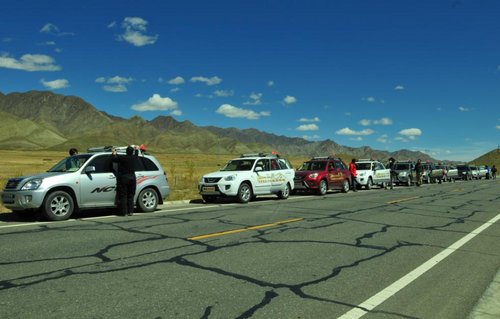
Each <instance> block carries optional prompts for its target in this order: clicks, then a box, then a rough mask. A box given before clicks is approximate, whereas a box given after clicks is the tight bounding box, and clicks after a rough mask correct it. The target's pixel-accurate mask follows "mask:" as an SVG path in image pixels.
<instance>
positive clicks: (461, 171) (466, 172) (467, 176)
mask: <svg viewBox="0 0 500 319" xmlns="http://www.w3.org/2000/svg"><path fill="white" fill-rule="evenodd" d="M457 170H458V176H460V177H461V178H462V179H463V180H466V181H470V180H471V179H472V177H473V176H472V169H471V167H470V166H469V165H467V164H464V165H457ZM460 177H459V178H460Z"/></svg>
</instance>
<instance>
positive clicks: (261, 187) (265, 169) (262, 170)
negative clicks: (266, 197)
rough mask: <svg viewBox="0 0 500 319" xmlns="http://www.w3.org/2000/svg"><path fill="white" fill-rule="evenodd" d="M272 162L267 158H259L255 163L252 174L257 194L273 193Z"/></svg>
mask: <svg viewBox="0 0 500 319" xmlns="http://www.w3.org/2000/svg"><path fill="white" fill-rule="evenodd" d="M270 167H271V166H270V162H269V159H267V158H261V159H258V160H257V162H256V163H255V168H254V172H253V174H252V179H253V181H252V182H253V184H254V191H255V194H270V193H271V186H272V183H271V180H272V179H271V174H272V173H271V170H270Z"/></svg>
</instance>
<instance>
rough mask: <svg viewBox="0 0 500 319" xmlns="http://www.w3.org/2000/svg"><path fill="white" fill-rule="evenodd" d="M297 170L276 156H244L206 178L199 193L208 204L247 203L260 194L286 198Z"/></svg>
mask: <svg viewBox="0 0 500 319" xmlns="http://www.w3.org/2000/svg"><path fill="white" fill-rule="evenodd" d="M294 176H295V170H294V169H293V168H292V166H291V165H290V163H289V162H288V161H287V160H286V159H284V158H281V157H279V156H277V155H266V154H262V153H259V154H243V155H241V156H240V157H239V158H235V159H232V160H230V161H229V162H228V163H227V164H226V165H225V166H224V167H223V168H222V169H221V170H220V171H217V172H213V173H209V174H206V175H204V176H203V177H202V178H201V180H200V183H199V185H198V190H199V192H200V194H201V196H202V197H203V200H204V201H205V202H213V201H215V200H216V199H217V198H219V197H234V198H236V199H237V200H238V201H239V202H240V203H247V202H249V201H250V200H252V199H254V198H255V197H256V196H257V195H268V194H276V195H278V197H279V198H281V199H286V198H288V196H289V195H290V192H291V191H292V190H293V187H294V183H293V178H294Z"/></svg>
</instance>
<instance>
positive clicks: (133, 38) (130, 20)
mask: <svg viewBox="0 0 500 319" xmlns="http://www.w3.org/2000/svg"><path fill="white" fill-rule="evenodd" d="M147 25H148V22H147V21H146V20H144V19H143V18H140V17H126V18H125V19H123V22H122V28H123V29H124V30H125V31H124V33H123V34H121V35H119V36H118V39H119V40H124V41H126V42H128V43H130V44H132V45H134V46H136V47H142V46H145V45H148V44H155V43H156V41H157V40H158V35H157V34H156V35H146V34H145V32H146V31H147Z"/></svg>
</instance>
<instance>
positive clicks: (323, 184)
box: [318, 179, 328, 195]
mask: <svg viewBox="0 0 500 319" xmlns="http://www.w3.org/2000/svg"><path fill="white" fill-rule="evenodd" d="M327 190H328V185H327V184H326V181H325V180H324V179H322V180H321V181H320V182H319V187H318V194H319V195H325V194H326V191H327Z"/></svg>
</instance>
